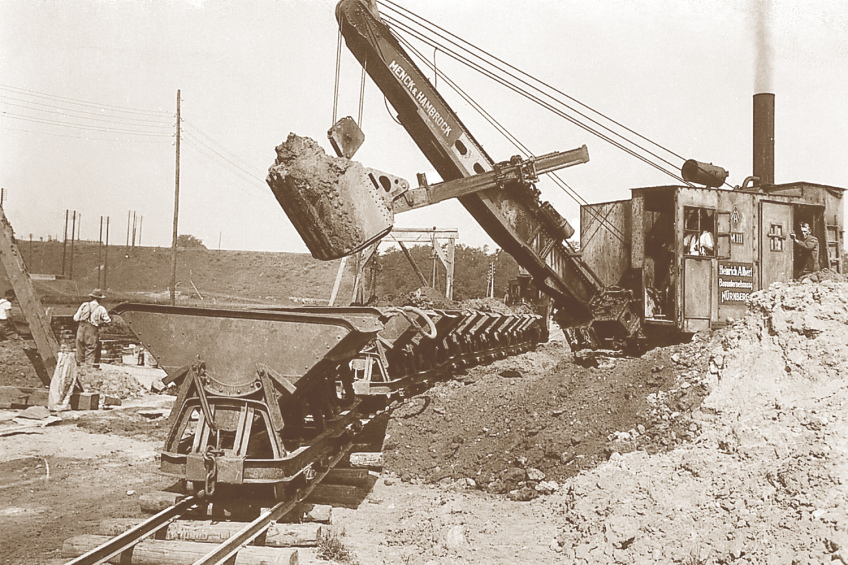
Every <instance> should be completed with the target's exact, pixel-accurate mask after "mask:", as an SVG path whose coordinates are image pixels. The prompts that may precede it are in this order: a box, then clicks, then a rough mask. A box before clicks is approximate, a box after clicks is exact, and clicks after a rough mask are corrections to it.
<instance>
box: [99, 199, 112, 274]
mask: <svg viewBox="0 0 848 565" xmlns="http://www.w3.org/2000/svg"><path fill="white" fill-rule="evenodd" d="M109 219H110V218H109V216H106V249H105V250H104V252H103V286H102V287H100V288H102V289H103V290H106V289H107V288H108V287H107V286H106V272H107V268H108V266H109Z"/></svg>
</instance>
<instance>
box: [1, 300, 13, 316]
mask: <svg viewBox="0 0 848 565" xmlns="http://www.w3.org/2000/svg"><path fill="white" fill-rule="evenodd" d="M11 312H12V303H11V302H9V301H8V300H6V299H5V298H0V320H8V319H9V318H10V317H11Z"/></svg>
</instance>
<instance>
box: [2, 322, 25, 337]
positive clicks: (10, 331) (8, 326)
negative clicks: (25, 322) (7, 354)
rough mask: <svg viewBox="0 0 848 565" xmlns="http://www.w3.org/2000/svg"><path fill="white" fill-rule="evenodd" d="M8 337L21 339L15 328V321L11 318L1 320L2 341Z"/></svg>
mask: <svg viewBox="0 0 848 565" xmlns="http://www.w3.org/2000/svg"><path fill="white" fill-rule="evenodd" d="M7 339H20V336H19V335H18V331H17V330H16V329H15V322H13V321H12V320H9V319H8V318H7V319H5V320H0V341H5V340H7Z"/></svg>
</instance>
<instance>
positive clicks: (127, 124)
mask: <svg viewBox="0 0 848 565" xmlns="http://www.w3.org/2000/svg"><path fill="white" fill-rule="evenodd" d="M0 103H3V104H5V105H8V106H14V107H16V108H23V109H26V110H33V111H36V112H43V113H45V114H48V116H49V118H50V119H54V118H57V117H61V118H68V119H70V118H72V119H75V120H89V121H93V122H105V123H107V124H116V125H120V126H122V127H133V128H139V131H151V132H152V131H156V130H161V129H163V128H173V127H174V125H173V124H166V123H162V124H155V125H154V124H137V123H132V122H126V121H124V120H121V119H116V118H110V117H98V116H96V115H95V116H94V117H89V116H77V115H69V114H65V113H64V112H60V111H58V110H55V109H54V110H45V109H43V108H36V107H33V106H30V105H27V104H18V103H15V102H4V101H2V98H0ZM33 117H39V118H41V117H42V116H33ZM142 128H147V129H142Z"/></svg>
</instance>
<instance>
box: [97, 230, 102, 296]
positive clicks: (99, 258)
mask: <svg viewBox="0 0 848 565" xmlns="http://www.w3.org/2000/svg"><path fill="white" fill-rule="evenodd" d="M102 273H103V216H100V237H99V238H98V239H97V288H103V286H102V285H101V284H100V279H101V277H102Z"/></svg>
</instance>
